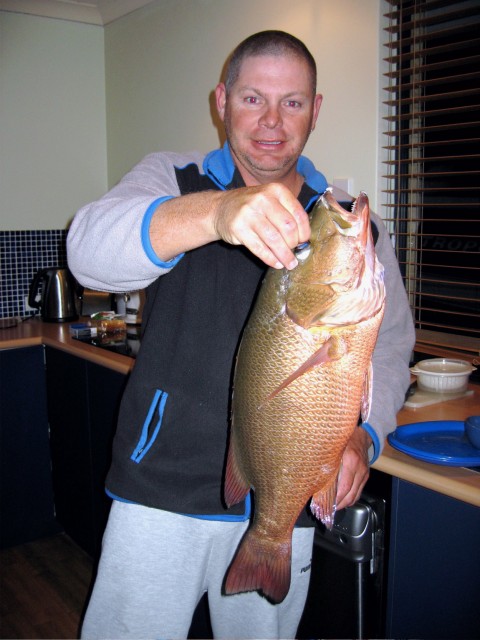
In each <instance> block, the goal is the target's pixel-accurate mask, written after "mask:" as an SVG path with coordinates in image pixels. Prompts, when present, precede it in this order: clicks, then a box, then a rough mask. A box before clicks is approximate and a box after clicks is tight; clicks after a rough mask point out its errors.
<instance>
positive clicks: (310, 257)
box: [225, 193, 385, 602]
mask: <svg viewBox="0 0 480 640" xmlns="http://www.w3.org/2000/svg"><path fill="white" fill-rule="evenodd" d="M357 209H359V212H358V213H357V212H354V213H352V212H347V211H345V210H344V209H343V208H342V207H340V205H338V203H337V202H336V201H335V200H334V198H333V197H332V196H331V194H329V193H327V194H324V196H321V198H320V199H319V201H318V203H317V205H316V206H315V207H314V210H313V211H312V214H311V219H310V223H311V230H312V232H311V241H310V243H311V248H310V251H307V252H304V256H303V258H302V260H300V259H299V266H298V267H297V268H296V269H294V270H292V271H290V272H289V271H286V270H274V269H270V270H269V271H268V273H267V275H266V278H265V281H264V282H263V283H262V287H261V289H260V292H259V296H258V298H257V300H256V303H255V307H254V310H253V312H252V315H251V317H250V319H249V321H248V324H247V327H246V329H245V331H244V334H243V336H242V341H241V345H240V349H239V353H238V357H237V364H236V371H235V378H234V392H233V402H232V407H233V417H232V428H231V437H230V445H229V451H228V458H227V471H226V480H225V499H226V502H227V504H228V505H230V504H234V503H235V502H238V501H239V500H241V499H242V498H244V497H245V495H246V494H247V493H248V491H250V489H251V488H253V490H254V500H255V509H254V519H253V523H252V525H251V527H250V528H249V530H248V531H247V534H246V536H245V537H244V539H243V540H242V542H241V543H240V546H239V549H238V551H237V554H236V556H235V558H234V560H233V563H232V565H231V566H230V568H229V570H228V572H227V576H226V580H225V593H226V594H232V593H238V592H241V591H251V590H258V591H259V592H261V593H262V594H263V595H265V596H266V597H267V598H268V599H270V600H271V601H272V602H280V601H282V600H283V599H284V598H285V596H286V594H287V593H288V589H289V585H290V563H291V536H292V531H293V527H294V525H295V522H296V521H297V519H298V516H299V514H300V512H301V511H302V509H303V508H304V506H305V504H306V503H307V502H308V500H309V499H310V498H311V497H312V496H313V500H312V504H311V508H312V512H313V513H314V514H315V515H316V516H318V517H320V519H321V520H322V521H323V522H324V523H325V524H326V525H327V526H331V524H332V522H333V516H334V513H335V494H336V484H337V478H338V473H339V469H340V464H341V459H342V456H343V452H344V450H345V447H346V444H347V442H348V440H349V438H350V437H351V435H352V433H353V431H354V429H355V428H357V424H358V418H359V415H360V412H361V409H362V407H363V408H364V410H363V412H364V413H365V412H368V403H369V389H370V376H369V371H370V363H371V356H372V352H373V348H374V345H375V341H376V337H377V333H378V330H379V326H380V322H381V319H382V317H383V306H384V296H385V292H384V286H383V268H382V267H381V265H380V264H379V263H378V261H377V260H376V257H375V253H374V247H373V239H372V237H371V232H370V220H369V211H368V199H367V198H366V196H365V195H364V194H361V196H359V198H358V199H357ZM322 257H323V259H322ZM342 309H345V311H344V312H343V311H342ZM357 316H358V318H360V319H359V320H358V321H357ZM324 318H328V319H329V323H325V322H324ZM332 322H333V323H336V324H330V323H332ZM365 407H367V409H365ZM364 419H366V416H365V415H364Z"/></svg>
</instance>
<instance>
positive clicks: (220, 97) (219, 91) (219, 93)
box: [215, 82, 227, 122]
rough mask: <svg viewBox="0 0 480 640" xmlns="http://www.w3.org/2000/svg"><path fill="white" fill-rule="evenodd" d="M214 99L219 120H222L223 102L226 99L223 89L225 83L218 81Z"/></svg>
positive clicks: (225, 91)
mask: <svg viewBox="0 0 480 640" xmlns="http://www.w3.org/2000/svg"><path fill="white" fill-rule="evenodd" d="M215 101H216V104H217V111H218V115H219V116H220V120H221V121H222V122H223V118H224V115H225V103H226V101H227V90H226V89H225V84H224V83H223V82H219V83H218V84H217V86H216V88H215Z"/></svg>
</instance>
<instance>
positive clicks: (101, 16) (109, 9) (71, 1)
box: [0, 0, 153, 25]
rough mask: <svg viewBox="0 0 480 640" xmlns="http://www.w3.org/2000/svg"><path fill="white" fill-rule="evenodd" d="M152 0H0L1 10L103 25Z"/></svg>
mask: <svg viewBox="0 0 480 640" xmlns="http://www.w3.org/2000/svg"><path fill="white" fill-rule="evenodd" d="M152 1H153V0H0V10H2V11H13V12H14V13H28V14H30V15H34V16H43V17H45V18H58V19H59V20H72V21H73V22H85V23H87V24H96V25H106V24H108V23H109V22H113V21H114V20H116V19H117V18H121V17H122V16H125V15H127V13H131V12H132V11H135V10H136V9H139V8H140V7H143V6H145V5H147V4H150V3H151V2H152Z"/></svg>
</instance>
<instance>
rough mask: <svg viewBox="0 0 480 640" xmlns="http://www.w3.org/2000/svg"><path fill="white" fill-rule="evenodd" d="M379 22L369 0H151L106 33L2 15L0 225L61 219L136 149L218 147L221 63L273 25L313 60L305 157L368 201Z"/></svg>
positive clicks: (372, 189) (372, 183) (126, 164)
mask: <svg viewBox="0 0 480 640" xmlns="http://www.w3.org/2000/svg"><path fill="white" fill-rule="evenodd" d="M378 23H379V0H296V2H295V3H292V2H291V0H157V1H156V2H154V3H152V4H151V5H149V6H147V7H144V8H143V9H139V10H138V11H136V12H134V13H132V14H130V15H128V16H126V17H124V18H121V19H119V20H117V21H115V22H113V23H111V24H109V25H108V26H107V27H105V29H104V28H102V27H99V26H92V25H86V24H80V23H74V22H68V21H63V20H55V19H50V18H39V17H35V16H29V15H22V14H14V13H7V12H1V11H0V58H1V65H0V122H1V127H0V194H1V195H0V229H2V230H21V229H59V228H65V227H66V226H67V225H68V222H69V221H70V219H71V217H72V215H73V214H74V213H75V211H76V210H77V209H78V208H79V207H80V206H82V205H83V204H85V203H86V202H89V201H91V200H93V199H94V198H97V197H98V196H100V195H101V194H102V193H104V192H105V191H106V189H107V188H108V185H110V186H111V185H112V184H113V183H115V182H116V181H117V180H118V179H119V178H120V177H121V176H122V175H123V174H124V173H125V172H126V171H127V170H128V169H129V168H130V167H131V166H132V165H133V164H135V163H136V162H137V161H138V160H140V158H141V157H142V156H143V155H144V154H146V153H148V152H150V151H153V150H158V149H171V150H180V151H181V150H188V149H200V150H204V151H206V150H209V149H211V148H213V147H215V146H217V145H218V142H219V135H218V131H217V129H216V127H215V125H214V122H213V120H212V114H211V103H210V94H211V92H212V91H213V89H214V87H215V85H216V83H217V82H218V80H219V77H220V72H221V67H222V65H223V63H224V61H225V59H226V58H227V56H228V54H229V53H230V51H231V49H232V48H233V47H234V46H235V45H236V44H237V43H238V42H239V41H240V40H241V39H242V38H244V37H246V36H247V35H249V34H250V33H253V32H255V31H258V30H261V29H270V28H275V29H284V30H287V31H290V32H291V33H293V34H295V35H296V36H298V37H300V38H301V39H302V40H304V41H305V42H306V44H307V46H308V47H309V48H310V50H311V51H312V53H313V55H314V56H315V58H316V59H317V62H318V66H319V74H318V75H319V91H321V92H322V93H323V94H324V102H323V106H322V110H321V113H320V119H319V122H318V125H317V129H316V131H315V132H314V133H313V135H312V138H311V140H310V141H309V143H308V145H307V148H306V153H307V155H309V156H310V157H311V158H312V159H313V160H314V162H315V163H316V164H317V166H318V167H319V168H320V169H321V170H322V171H323V172H324V173H325V174H326V175H327V178H328V179H329V180H332V179H333V178H335V177H351V178H353V179H354V190H355V191H358V190H360V189H363V190H366V191H367V192H368V193H369V194H370V196H371V200H372V204H373V206H374V207H376V199H375V193H376V185H377V174H378V173H379V171H378V170H377V148H378V134H377V128H378V126H377V123H378V115H377V112H378V40H379V24H378ZM104 38H105V56H104ZM105 87H106V92H107V103H106V104H105ZM107 133H108V181H107V142H106V139H107Z"/></svg>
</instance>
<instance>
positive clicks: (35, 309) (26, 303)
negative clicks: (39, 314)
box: [23, 296, 38, 311]
mask: <svg viewBox="0 0 480 640" xmlns="http://www.w3.org/2000/svg"><path fill="white" fill-rule="evenodd" d="M23 309H24V310H25V311H38V309H37V308H36V307H31V306H30V305H29V304H28V296H25V298H24V300H23Z"/></svg>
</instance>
